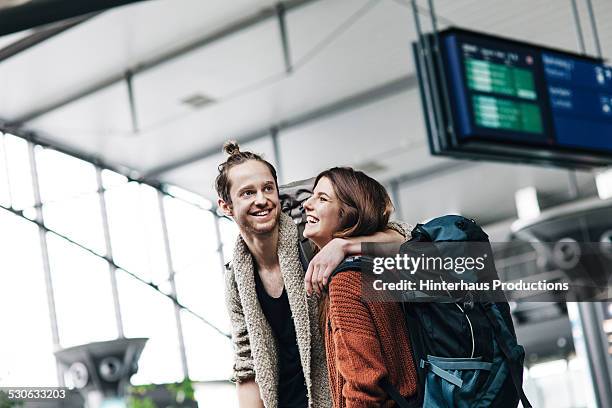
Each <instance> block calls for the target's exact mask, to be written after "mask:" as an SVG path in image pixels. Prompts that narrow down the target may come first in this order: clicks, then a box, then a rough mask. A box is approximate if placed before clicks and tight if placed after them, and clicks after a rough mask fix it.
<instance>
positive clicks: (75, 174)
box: [35, 146, 105, 255]
mask: <svg viewBox="0 0 612 408" xmlns="http://www.w3.org/2000/svg"><path fill="white" fill-rule="evenodd" d="M35 151H36V167H37V173H38V182H39V185H40V197H41V201H42V208H43V216H44V220H45V224H46V225H47V226H48V227H49V228H51V229H53V230H54V231H57V232H59V233H61V234H63V235H66V236H67V237H68V238H70V239H73V240H74V241H76V242H78V243H80V244H82V245H84V246H86V247H87V248H89V249H92V250H93V251H95V252H96V253H97V254H99V255H104V254H105V248H104V232H103V230H102V219H101V216H100V199H99V196H98V193H97V191H98V186H97V182H96V169H95V167H94V166H93V165H92V164H90V163H87V162H85V161H83V160H79V159H76V158H74V157H71V156H68V155H65V154H63V153H59V152H57V151H55V150H52V149H45V148H41V147H40V146H37V148H36V149H35Z"/></svg>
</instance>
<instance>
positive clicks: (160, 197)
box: [157, 191, 189, 378]
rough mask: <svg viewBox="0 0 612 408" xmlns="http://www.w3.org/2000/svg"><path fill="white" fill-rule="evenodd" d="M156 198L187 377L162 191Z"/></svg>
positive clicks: (182, 362)
mask: <svg viewBox="0 0 612 408" xmlns="http://www.w3.org/2000/svg"><path fill="white" fill-rule="evenodd" d="M157 200H158V203H159V213H160V217H161V226H162V232H163V236H164V248H165V251H166V260H167V263H168V280H169V282H170V290H171V295H172V297H173V298H174V299H175V302H174V317H175V319H176V329H177V332H178V341H179V348H180V353H181V364H182V366H183V376H184V377H185V378H189V368H188V366H187V353H186V351H185V339H184V338H183V323H182V322H181V308H180V307H179V305H178V304H177V303H176V300H178V298H177V295H176V283H175V282H174V265H173V262H172V253H171V251H170V241H169V238H168V224H167V223H166V207H165V204H164V193H162V192H161V191H158V192H157Z"/></svg>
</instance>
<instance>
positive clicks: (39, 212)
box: [28, 142, 65, 387]
mask: <svg viewBox="0 0 612 408" xmlns="http://www.w3.org/2000/svg"><path fill="white" fill-rule="evenodd" d="M34 149H35V146H34V145H33V144H32V143H30V142H28V153H29V159H30V173H31V175H32V188H33V190H34V202H35V203H34V208H36V221H37V222H38V223H39V226H38V238H39V241H40V252H41V255H42V263H43V271H44V274H45V284H46V288H47V305H48V307H49V320H50V321H51V335H52V338H53V348H54V350H59V349H60V348H61V346H60V340H59V330H58V327H57V312H56V310H55V295H54V293H53V280H52V278H51V265H50V263H49V248H48V246H47V233H46V231H45V229H44V228H43V227H42V226H43V225H44V222H45V221H44V217H43V209H42V200H41V197H40V184H39V180H38V170H37V168H36V152H35V150H34ZM56 370H57V382H58V384H59V386H60V387H63V386H64V385H65V384H64V373H63V369H62V366H61V365H60V364H59V362H57V361H56Z"/></svg>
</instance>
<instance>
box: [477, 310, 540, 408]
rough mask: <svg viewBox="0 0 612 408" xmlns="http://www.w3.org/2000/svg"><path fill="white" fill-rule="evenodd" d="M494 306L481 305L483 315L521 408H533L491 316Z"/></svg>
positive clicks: (493, 317)
mask: <svg viewBox="0 0 612 408" xmlns="http://www.w3.org/2000/svg"><path fill="white" fill-rule="evenodd" d="M493 306H494V304H493V303H487V304H485V305H483V309H484V311H485V315H486V316H487V319H488V320H489V323H490V324H491V326H492V327H493V333H494V335H495V340H496V341H497V344H498V345H499V348H500V350H501V352H502V353H503V355H504V357H506V360H507V362H508V369H509V370H510V376H511V377H512V382H513V383H514V388H516V391H517V392H518V394H519V397H520V399H521V403H522V404H523V408H533V407H532V405H531V403H530V402H529V400H528V399H527V396H526V395H525V391H523V384H522V381H521V376H520V374H519V373H518V372H517V371H516V367H514V365H513V364H511V362H512V352H511V351H510V350H509V349H508V345H507V344H506V342H505V340H504V338H503V337H502V333H501V327H500V326H499V322H498V321H497V317H496V316H495V315H494V314H493V310H491V308H492V307H493Z"/></svg>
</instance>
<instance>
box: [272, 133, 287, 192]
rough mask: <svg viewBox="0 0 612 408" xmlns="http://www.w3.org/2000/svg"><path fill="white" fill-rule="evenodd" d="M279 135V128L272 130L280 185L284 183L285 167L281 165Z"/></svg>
mask: <svg viewBox="0 0 612 408" xmlns="http://www.w3.org/2000/svg"><path fill="white" fill-rule="evenodd" d="M278 133H279V130H278V128H277V127H273V128H271V129H270V137H271V138H272V149H273V150H274V162H275V163H276V177H277V178H278V182H279V184H282V183H283V182H284V180H285V179H284V178H283V166H282V163H281V154H280V146H279V144H278Z"/></svg>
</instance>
